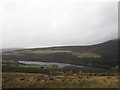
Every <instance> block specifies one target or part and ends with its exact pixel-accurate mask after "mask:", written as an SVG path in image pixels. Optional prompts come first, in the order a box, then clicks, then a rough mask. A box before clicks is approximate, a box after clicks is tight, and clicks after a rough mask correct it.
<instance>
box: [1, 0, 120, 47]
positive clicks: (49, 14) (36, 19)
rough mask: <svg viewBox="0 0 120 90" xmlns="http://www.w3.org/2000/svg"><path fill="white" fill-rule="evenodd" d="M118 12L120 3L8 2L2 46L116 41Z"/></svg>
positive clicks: (4, 4) (38, 45)
mask: <svg viewBox="0 0 120 90" xmlns="http://www.w3.org/2000/svg"><path fill="white" fill-rule="evenodd" d="M65 1H66V2H65ZM117 9H118V7H117V2H100V3H98V2H79V1H78V0H69V1H68V0H64V1H59V0H52V1H49V0H41V1H39V2H34V1H32V2H29V0H28V1H27V2H17V1H14V2H5V3H3V13H4V16H3V20H2V22H3V23H2V37H3V40H2V46H3V48H13V47H44V46H55V45H91V44H97V43H100V42H104V41H107V40H111V39H115V38H117V37H118V36H117V35H118V29H117V27H118V26H117V25H118V22H117V20H118V16H117V15H118V14H117V13H118V12H117Z"/></svg>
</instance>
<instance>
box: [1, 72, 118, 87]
mask: <svg viewBox="0 0 120 90" xmlns="http://www.w3.org/2000/svg"><path fill="white" fill-rule="evenodd" d="M2 76H3V78H2V87H3V88H118V84H117V83H119V81H118V77H119V76H82V77H81V78H79V76H63V75H58V76H55V75H54V76H50V75H47V74H36V73H34V74H33V73H12V72H11V73H7V72H3V73H2ZM49 77H56V79H55V80H45V79H44V78H49ZM108 77H109V78H108ZM21 78H28V80H20V79H21ZM40 78H41V79H40ZM29 80H31V82H30V81H29ZM63 80H64V81H63Z"/></svg>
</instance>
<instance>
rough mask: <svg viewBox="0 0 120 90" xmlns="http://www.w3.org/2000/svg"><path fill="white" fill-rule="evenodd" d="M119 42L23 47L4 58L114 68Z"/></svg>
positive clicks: (116, 62) (116, 63)
mask: <svg viewBox="0 0 120 90" xmlns="http://www.w3.org/2000/svg"><path fill="white" fill-rule="evenodd" d="M118 42H119V40H110V41H107V42H104V43H101V44H97V45H90V46H59V47H48V48H34V49H21V50H17V51H14V52H9V53H7V54H5V53H3V59H7V60H9V59H11V60H28V61H35V60H36V61H43V62H63V63H71V64H77V65H85V66H91V67H100V68H112V67H115V66H117V65H118Z"/></svg>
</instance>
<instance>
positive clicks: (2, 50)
mask: <svg viewBox="0 0 120 90" xmlns="http://www.w3.org/2000/svg"><path fill="white" fill-rule="evenodd" d="M22 49H23V48H5V49H0V51H1V52H9V51H16V50H22Z"/></svg>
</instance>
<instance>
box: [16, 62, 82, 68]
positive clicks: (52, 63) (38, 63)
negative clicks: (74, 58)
mask: <svg viewBox="0 0 120 90" xmlns="http://www.w3.org/2000/svg"><path fill="white" fill-rule="evenodd" d="M18 62H19V63H22V64H26V65H40V66H54V65H57V66H58V67H61V68H62V67H65V66H76V67H83V66H79V65H73V64H66V63H56V62H39V61H18Z"/></svg>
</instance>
